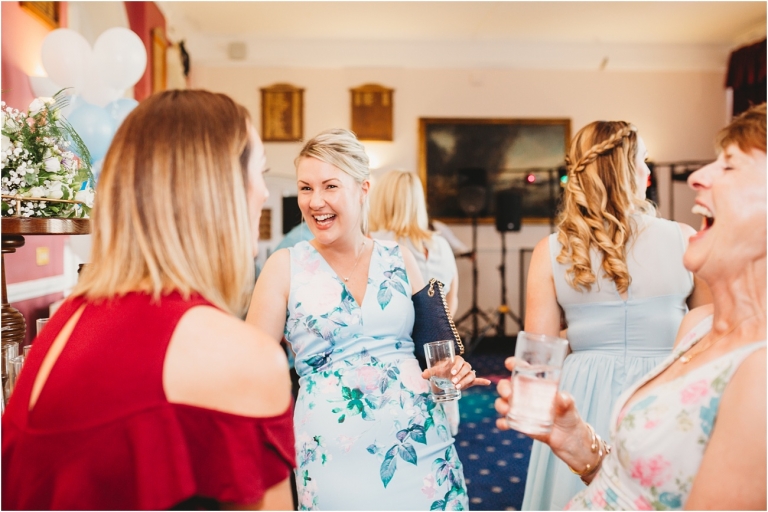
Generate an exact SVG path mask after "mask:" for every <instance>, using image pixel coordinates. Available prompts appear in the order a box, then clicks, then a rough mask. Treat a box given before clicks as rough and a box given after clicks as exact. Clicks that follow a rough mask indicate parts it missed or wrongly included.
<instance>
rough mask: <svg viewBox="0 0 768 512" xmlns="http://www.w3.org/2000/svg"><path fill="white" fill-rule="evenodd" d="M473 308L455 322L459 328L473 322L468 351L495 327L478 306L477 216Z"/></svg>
mask: <svg viewBox="0 0 768 512" xmlns="http://www.w3.org/2000/svg"><path fill="white" fill-rule="evenodd" d="M471 254H472V256H471V259H472V307H471V308H469V311H467V312H466V313H464V314H463V315H462V316H461V318H459V319H458V320H456V321H454V324H455V325H456V328H458V327H459V326H460V325H461V324H463V323H464V322H465V321H468V320H471V321H472V324H471V325H472V330H471V331H470V335H469V337H468V339H466V340H465V342H464V343H465V345H466V346H467V350H469V348H470V347H472V346H474V345H476V344H477V343H478V342H479V341H480V340H481V339H482V338H483V337H484V336H485V333H486V332H487V331H488V329H490V328H492V327H495V324H494V323H493V318H491V317H490V316H489V315H488V314H487V313H486V312H484V311H483V310H481V309H480V308H479V307H478V306H477V215H476V214H475V215H472V252H471ZM480 319H482V320H484V321H485V324H486V325H485V327H484V328H483V330H482V331H481V330H480Z"/></svg>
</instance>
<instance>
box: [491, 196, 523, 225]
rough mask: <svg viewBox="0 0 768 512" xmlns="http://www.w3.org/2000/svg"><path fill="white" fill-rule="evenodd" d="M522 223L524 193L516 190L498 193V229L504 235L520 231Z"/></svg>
mask: <svg viewBox="0 0 768 512" xmlns="http://www.w3.org/2000/svg"><path fill="white" fill-rule="evenodd" d="M522 223H523V194H522V192H520V191H519V190H514V189H509V190H500V191H498V192H496V229H497V230H498V231H501V232H502V233H506V232H507V231H520V227H521V225H522Z"/></svg>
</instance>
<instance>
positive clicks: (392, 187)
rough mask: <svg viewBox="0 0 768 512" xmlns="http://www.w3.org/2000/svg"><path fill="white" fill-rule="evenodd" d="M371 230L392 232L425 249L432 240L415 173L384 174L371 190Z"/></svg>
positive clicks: (420, 248) (419, 184)
mask: <svg viewBox="0 0 768 512" xmlns="http://www.w3.org/2000/svg"><path fill="white" fill-rule="evenodd" d="M369 221H370V228H371V231H391V232H392V233H394V235H395V237H396V238H397V239H402V238H409V239H410V240H411V242H413V245H414V247H416V248H417V249H419V250H423V249H424V248H425V245H426V246H427V247H428V246H429V242H430V241H431V240H432V232H431V231H430V230H429V220H428V218H427V206H426V202H425V200H424V189H423V187H422V186H421V181H420V180H419V178H418V177H417V176H416V175H415V174H414V173H412V172H408V171H398V170H394V171H389V172H386V173H384V174H383V175H382V176H381V177H380V178H379V179H378V180H376V185H375V186H374V187H373V190H372V191H371V213H370V216H369Z"/></svg>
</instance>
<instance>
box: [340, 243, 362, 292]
mask: <svg viewBox="0 0 768 512" xmlns="http://www.w3.org/2000/svg"><path fill="white" fill-rule="evenodd" d="M364 252H365V240H363V246H362V248H361V249H360V254H358V255H357V259H356V260H355V266H354V267H352V270H350V271H349V276H348V277H344V276H341V278H342V279H344V282H345V283H347V282H349V278H350V277H352V274H354V273H355V269H356V268H357V264H358V263H360V258H361V257H362V256H363V253H364Z"/></svg>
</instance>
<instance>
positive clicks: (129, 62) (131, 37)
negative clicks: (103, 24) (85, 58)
mask: <svg viewBox="0 0 768 512" xmlns="http://www.w3.org/2000/svg"><path fill="white" fill-rule="evenodd" d="M93 57H94V62H95V63H96V67H97V70H98V72H99V73H100V74H101V75H102V77H103V79H104V83H105V84H106V85H108V86H109V87H113V88H115V89H127V88H128V87H131V86H132V85H134V84H135V83H136V82H138V81H139V79H140V78H141V77H142V75H143V74H144V70H145V69H146V67H147V50H146V48H144V43H143V42H142V41H141V38H140V37H139V36H137V35H136V34H135V33H134V32H132V31H131V30H128V29H127V28H122V27H114V28H110V29H108V30H105V31H104V32H102V34H101V35H100V36H99V37H98V38H97V39H96V42H95V43H94V45H93Z"/></svg>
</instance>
